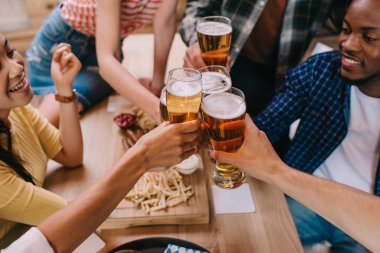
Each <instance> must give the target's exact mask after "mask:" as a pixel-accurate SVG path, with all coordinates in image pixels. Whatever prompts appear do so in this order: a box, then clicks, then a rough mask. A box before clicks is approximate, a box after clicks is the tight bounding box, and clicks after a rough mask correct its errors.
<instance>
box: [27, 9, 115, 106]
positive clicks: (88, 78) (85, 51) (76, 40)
mask: <svg viewBox="0 0 380 253" xmlns="http://www.w3.org/2000/svg"><path fill="white" fill-rule="evenodd" d="M59 9H60V5H58V6H57V7H56V8H55V10H54V11H53V12H52V13H51V14H50V15H49V16H48V17H47V18H46V20H45V21H44V23H43V24H42V27H41V29H40V30H39V31H38V33H37V34H36V36H35V38H34V39H33V41H32V46H31V48H30V49H29V50H28V51H27V52H26V56H27V62H28V74H29V81H30V85H31V87H32V89H33V92H34V94H35V95H45V94H48V93H54V92H55V86H54V83H53V80H52V79H51V77H50V64H51V60H52V52H53V50H54V48H55V46H56V45H58V44H59V43H61V42H64V43H68V44H70V45H71V48H72V51H73V53H74V54H75V55H76V56H77V57H78V59H79V60H80V62H81V63H82V69H81V70H80V72H79V73H78V75H77V77H76V78H75V80H74V83H73V88H74V89H76V91H77V93H78V101H79V103H81V104H82V105H83V107H84V109H88V108H89V107H91V106H93V105H95V104H96V103H98V102H100V101H101V100H102V99H103V98H105V97H107V96H108V95H109V94H110V93H111V92H112V91H113V89H112V88H111V87H110V86H109V85H108V84H107V83H106V82H105V81H104V80H103V79H102V78H101V77H100V75H99V71H98V69H99V68H98V61H97V58H96V49H95V38H94V37H90V36H87V35H85V34H83V33H80V32H78V31H76V30H75V29H73V28H71V27H70V26H69V25H68V24H66V23H65V22H64V21H63V19H62V17H61V14H60V11H59Z"/></svg>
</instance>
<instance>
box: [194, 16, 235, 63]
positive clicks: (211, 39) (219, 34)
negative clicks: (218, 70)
mask: <svg viewBox="0 0 380 253" xmlns="http://www.w3.org/2000/svg"><path fill="white" fill-rule="evenodd" d="M216 18H219V19H221V20H219V19H216ZM212 20H215V21H212ZM224 20H226V22H227V23H224V22H220V21H224ZM231 34H232V27H231V24H230V21H229V19H227V18H225V17H206V18H203V20H201V21H199V23H198V24H197V36H198V42H199V46H200V48H201V51H202V59H203V61H204V62H205V64H206V65H221V66H227V58H228V55H229V51H230V45H231Z"/></svg>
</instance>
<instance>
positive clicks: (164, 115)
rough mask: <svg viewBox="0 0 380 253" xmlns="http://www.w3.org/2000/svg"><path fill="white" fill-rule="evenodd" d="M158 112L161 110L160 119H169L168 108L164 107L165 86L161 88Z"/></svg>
mask: <svg viewBox="0 0 380 253" xmlns="http://www.w3.org/2000/svg"><path fill="white" fill-rule="evenodd" d="M160 112H161V120H162V121H169V115H168V108H167V107H166V86H164V88H163V89H162V90H161V96H160Z"/></svg>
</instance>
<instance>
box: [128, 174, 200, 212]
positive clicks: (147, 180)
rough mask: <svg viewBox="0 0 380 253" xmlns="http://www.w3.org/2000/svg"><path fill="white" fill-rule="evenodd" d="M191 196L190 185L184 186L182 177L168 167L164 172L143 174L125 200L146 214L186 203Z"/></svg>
mask: <svg viewBox="0 0 380 253" xmlns="http://www.w3.org/2000/svg"><path fill="white" fill-rule="evenodd" d="M193 194H194V192H193V190H192V188H191V185H189V186H185V185H184V183H183V181H182V176H181V175H180V174H179V173H178V171H177V170H176V169H174V167H170V168H169V169H167V170H166V171H164V172H147V173H145V174H144V175H143V176H142V177H141V178H140V180H139V181H138V182H137V183H136V185H135V186H134V187H133V189H132V190H131V191H130V192H129V193H128V194H127V196H126V197H125V198H126V199H128V200H130V201H133V203H134V205H135V206H136V207H139V206H141V208H142V209H143V210H144V211H145V213H147V214H148V213H149V212H152V211H158V210H162V209H165V208H166V207H172V206H176V205H178V204H180V203H182V202H187V200H188V199H189V198H190V197H191V196H192V195H193Z"/></svg>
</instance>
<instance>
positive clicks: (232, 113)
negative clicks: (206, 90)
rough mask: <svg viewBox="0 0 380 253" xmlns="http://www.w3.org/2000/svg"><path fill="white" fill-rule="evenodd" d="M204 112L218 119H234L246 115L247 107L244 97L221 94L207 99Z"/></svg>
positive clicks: (204, 100) (203, 107) (205, 99)
mask: <svg viewBox="0 0 380 253" xmlns="http://www.w3.org/2000/svg"><path fill="white" fill-rule="evenodd" d="M202 110H203V111H204V112H205V113H207V114H208V115H210V116H211V117H214V118H217V119H234V118H237V117H239V116H241V115H242V114H244V113H245V110H246V106H245V102H244V99H243V98H242V97H240V96H238V95H235V94H232V93H227V92H220V93H214V94H211V95H209V96H207V97H205V98H204V99H203V101H202Z"/></svg>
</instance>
